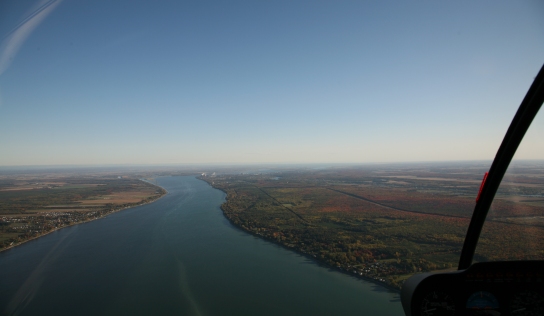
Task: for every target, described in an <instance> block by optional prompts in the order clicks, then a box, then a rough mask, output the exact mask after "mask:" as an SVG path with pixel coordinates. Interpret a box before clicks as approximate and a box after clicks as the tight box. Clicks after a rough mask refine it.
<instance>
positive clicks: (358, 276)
mask: <svg viewBox="0 0 544 316" xmlns="http://www.w3.org/2000/svg"><path fill="white" fill-rule="evenodd" d="M197 179H199V180H201V181H204V182H206V183H207V184H208V185H209V186H211V187H212V188H214V189H216V190H219V191H221V192H223V193H225V196H226V197H225V203H226V200H227V198H228V194H227V192H226V191H225V190H223V189H221V188H217V187H215V186H213V185H212V184H211V183H209V182H208V181H205V180H203V179H201V178H199V177H197ZM223 204H224V203H223ZM223 204H221V205H220V209H221V212H222V213H223V216H224V217H225V218H226V219H227V220H228V221H229V223H230V224H231V225H232V226H234V227H235V228H237V229H239V230H241V231H243V232H244V233H249V234H250V235H252V236H255V237H258V238H260V239H262V240H265V241H267V242H271V243H273V244H275V245H278V246H280V247H282V248H284V249H287V250H289V251H294V252H295V253H297V254H299V255H302V256H304V257H305V258H308V259H310V260H312V261H313V262H314V263H315V264H317V265H319V266H321V267H326V268H328V269H331V270H334V271H338V272H341V273H343V274H345V275H349V276H351V277H354V278H356V279H359V280H363V281H367V282H370V283H373V284H376V285H379V286H381V287H383V288H385V289H386V290H388V291H391V292H393V293H400V289H398V288H396V287H394V286H391V285H389V284H387V283H384V282H381V281H379V280H375V279H373V278H370V277H367V276H362V275H358V274H355V273H350V272H349V271H346V270H345V269H342V268H339V267H335V266H331V265H329V264H327V263H326V262H323V261H321V260H319V259H318V258H317V257H314V256H311V255H309V254H307V253H305V252H302V251H300V250H299V249H297V248H293V247H288V246H287V245H285V244H282V243H280V242H278V241H276V240H273V239H270V238H266V236H263V235H259V234H257V233H255V232H252V231H250V230H247V229H244V228H243V227H242V226H240V225H237V224H236V223H234V222H233V221H232V220H231V219H230V218H229V217H228V216H227V215H226V214H225V210H224V209H223Z"/></svg>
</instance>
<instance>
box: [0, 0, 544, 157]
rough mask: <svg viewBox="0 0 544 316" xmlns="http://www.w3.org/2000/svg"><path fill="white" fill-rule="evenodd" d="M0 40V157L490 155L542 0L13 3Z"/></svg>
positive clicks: (539, 43)
mask: <svg viewBox="0 0 544 316" xmlns="http://www.w3.org/2000/svg"><path fill="white" fill-rule="evenodd" d="M0 38H1V39H2V43H1V44H0V45H1V46H0V151H1V154H0V165H4V166H5V165H54V164H93V165H94V164H173V163H314V162H315V163H366V162H402V161H443V160H480V159H492V158H493V156H494V154H495V153H496V150H497V148H498V146H499V145H500V141H501V140H502V137H503V136H504V133H505V132H506V129H507V127H508V124H509V123H510V121H511V119H512V117H513V115H514V114H515V111H516V109H517V107H518V106H519V104H520V102H521V100H522V98H523V96H524V95H525V93H526V91H527V89H528V87H529V86H530V84H531V82H532V80H533V79H534V77H535V76H536V74H537V72H538V70H539V69H540V67H541V66H542V64H543V63H544V3H543V2H541V1H459V2H455V3H454V2H438V1H418V2H409V1H269V2H264V1H157V3H155V2H153V1H134V0H130V1H124V0H119V1H106V0H92V1H91V0H78V1H74V0H64V1H59V0H57V1H55V0H51V1H46V0H43V1H34V2H33V1H24V3H23V1H16V0H4V1H2V2H0ZM542 116H544V114H540V116H539V117H537V120H536V121H535V124H533V125H534V126H533V127H532V129H531V130H530V132H529V135H528V136H527V141H526V144H525V147H523V148H522V151H521V152H520V154H519V155H518V158H525V159H544V145H543V143H542V140H541V139H544V137H543V136H544V119H543V118H542Z"/></svg>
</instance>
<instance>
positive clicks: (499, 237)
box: [474, 111, 544, 261]
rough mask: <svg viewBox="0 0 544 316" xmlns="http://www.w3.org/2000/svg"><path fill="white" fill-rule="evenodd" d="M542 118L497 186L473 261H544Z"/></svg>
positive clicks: (534, 123) (521, 145)
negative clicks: (543, 241)
mask: <svg viewBox="0 0 544 316" xmlns="http://www.w3.org/2000/svg"><path fill="white" fill-rule="evenodd" d="M543 239H544V115H543V114H542V111H540V113H539V114H538V115H537V117H536V118H535V120H534V121H533V123H532V124H531V127H530V128H529V130H528V131H527V134H526V135H525V137H524V139H523V141H522V142H521V144H520V146H519V148H518V150H517V152H516V155H515V156H514V159H513V160H512V162H511V163H510V166H509V167H508V170H507V171H506V174H505V175H504V178H503V180H502V182H501V184H500V186H499V189H498V191H497V194H496V195H495V200H494V201H493V204H492V205H491V208H490V210H489V213H488V215H487V219H486V223H485V224H484V227H483V229H482V234H481V236H480V241H479V242H478V247H477V248H476V253H475V256H474V260H475V261H499V260H537V259H538V260H542V259H544V244H543V243H542V240H543Z"/></svg>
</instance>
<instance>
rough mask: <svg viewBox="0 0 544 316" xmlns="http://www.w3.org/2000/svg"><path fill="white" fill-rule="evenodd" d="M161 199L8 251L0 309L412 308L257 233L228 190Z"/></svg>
mask: <svg viewBox="0 0 544 316" xmlns="http://www.w3.org/2000/svg"><path fill="white" fill-rule="evenodd" d="M158 184H159V185H160V186H162V187H164V188H165V189H166V190H168V192H169V193H168V194H167V195H166V196H164V197H163V198H162V199H160V200H158V201H156V202H154V203H151V204H147V205H143V206H139V207H135V208H132V209H127V210H124V211H121V212H118V213H114V214H111V215H109V216H107V217H105V218H103V219H99V220H96V221H93V222H89V223H85V224H81V225H76V226H72V227H68V228H64V229H61V230H59V231H56V232H54V233H51V234H49V235H47V236H44V237H42V238H38V239H36V240H33V241H30V242H28V243H26V244H23V245H21V246H19V247H15V248H13V249H11V250H7V251H4V252H2V253H0V315H388V316H389V315H404V314H403V312H402V307H401V304H400V299H399V296H398V294H395V293H391V292H389V291H387V290H386V289H384V288H383V287H381V286H379V285H376V284H374V283H371V282H366V281H362V280H358V279H356V278H354V277H351V276H349V275H346V274H343V273H340V272H337V271H332V270H330V269H327V268H325V267H322V266H319V265H317V264H315V263H314V262H313V261H312V260H309V259H308V258H306V257H304V256H301V255H299V254H296V253H294V252H292V251H289V250H287V249H284V248H282V247H280V246H277V245H275V244H272V243H269V242H267V241H264V240H261V239H259V238H256V237H254V236H252V235H249V234H247V233H245V232H243V231H241V230H239V229H237V228H236V227H234V226H233V225H231V224H230V223H229V222H228V220H227V219H226V218H225V217H224V216H223V214H222V212H221V210H220V208H219V206H220V205H221V203H223V202H224V200H225V194H224V193H223V192H221V191H219V190H216V189H214V188H212V187H210V186H209V185H208V184H207V183H205V182H203V181H200V180H198V179H196V178H194V177H163V178H159V179H158Z"/></svg>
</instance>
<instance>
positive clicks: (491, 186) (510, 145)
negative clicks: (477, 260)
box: [458, 65, 544, 270]
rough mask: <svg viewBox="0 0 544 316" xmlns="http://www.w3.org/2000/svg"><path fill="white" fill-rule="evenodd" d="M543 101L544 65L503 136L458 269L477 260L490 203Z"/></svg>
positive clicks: (477, 206)
mask: <svg viewBox="0 0 544 316" xmlns="http://www.w3.org/2000/svg"><path fill="white" fill-rule="evenodd" d="M543 102H544V65H542V67H541V68H540V71H539V72H538V75H537V76H536V78H535V80H534V81H533V84H532V85H531V87H530V88H529V91H527V94H526V95H525V98H524V99H523V101H522V102H521V105H520V106H519V108H518V111H517V112H516V115H515V116H514V118H513V119H512V123H511V124H510V127H509V128H508V131H507V132H506V135H505V136H504V139H503V141H502V143H501V146H500V147H499V150H498V151H497V155H496V156H495V159H494V160H493V164H492V165H491V168H490V169H489V174H488V176H487V179H486V181H485V183H484V185H483V188H482V191H481V194H480V197H479V199H478V201H477V202H476V206H475V207H474V212H473V213H472V219H471V221H470V224H469V227H468V231H467V235H466V237H465V242H464V244H463V250H462V251H461V257H460V259H459V266H458V270H464V269H467V268H468V267H470V265H471V264H472V260H473V258H474V252H475V250H476V245H477V243H478V239H479V238H480V233H481V231H482V227H483V225H484V222H485V219H486V217H487V213H488V211H489V208H490V207H491V203H492V202H493V199H494V197H495V193H496V192H497V190H498V188H499V185H500V183H501V181H502V178H503V176H504V174H505V173H506V170H507V169H508V166H509V165H510V162H511V161H512V158H513V157H514V154H515V153H516V150H517V149H518V146H519V144H520V143H521V141H522V139H523V137H524V136H525V133H526V132H527V130H528V129H529V126H530V125H531V123H532V122H533V119H534V118H535V116H536V115H537V113H538V110H539V109H540V107H541V106H542V103H543Z"/></svg>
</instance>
